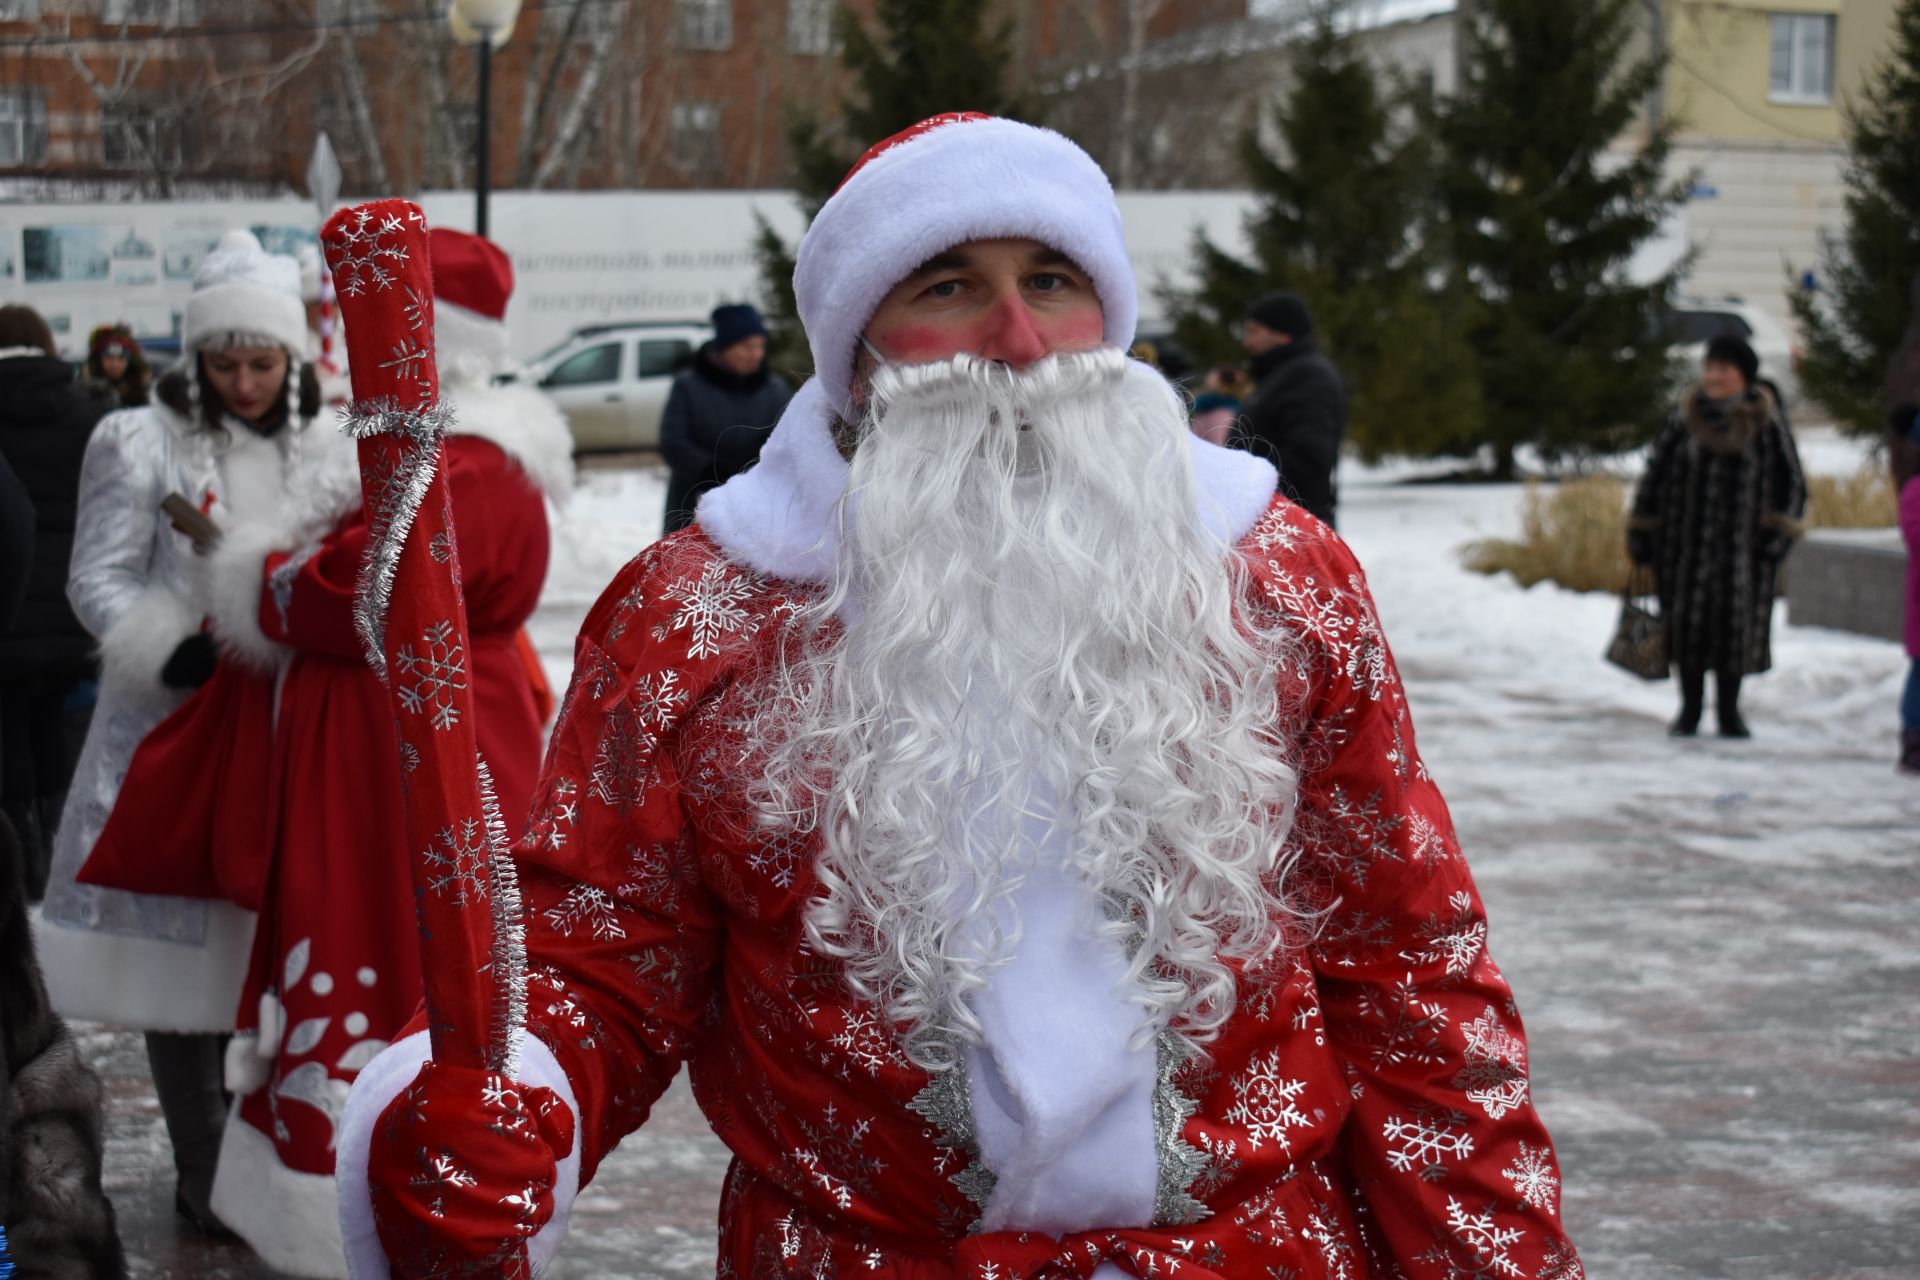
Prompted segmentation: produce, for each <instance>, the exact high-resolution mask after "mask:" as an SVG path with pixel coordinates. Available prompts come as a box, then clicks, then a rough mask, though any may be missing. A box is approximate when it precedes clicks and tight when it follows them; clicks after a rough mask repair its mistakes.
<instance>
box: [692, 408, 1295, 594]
mask: <svg viewBox="0 0 1920 1280" xmlns="http://www.w3.org/2000/svg"><path fill="white" fill-rule="evenodd" d="M832 424H833V410H832V407H831V406H830V405H829V404H828V401H827V396H826V393H825V392H824V391H823V390H822V389H821V387H820V380H819V379H818V378H815V379H811V380H809V381H808V382H807V384H806V385H805V386H803V387H801V388H800V390H799V391H798V392H796V393H795V394H794V397H793V399H792V400H791V401H789V402H788V404H787V410H786V412H785V413H783V414H781V415H780V422H779V424H778V425H777V426H775V427H774V429H773V434H772V435H771V436H769V437H768V438H767V444H766V448H764V449H763V450H761V452H760V461H759V463H758V464H757V465H755V466H753V467H751V468H749V469H748V470H746V471H743V472H741V473H740V474H739V475H737V476H735V477H733V478H732V479H731V480H729V481H727V482H726V483H725V484H723V485H721V486H720V487H719V488H717V489H714V490H711V491H710V492H708V493H707V495H706V496H705V497H703V498H702V499H701V500H700V506H699V508H698V518H699V521H700V527H701V528H702V529H705V530H706V531H707V536H709V537H711V538H712V539H713V540H714V542H715V543H716V544H718V545H719V547H720V549H721V550H723V551H725V552H726V553H727V554H728V555H729V556H731V557H732V558H733V559H734V560H736V561H738V562H740V563H742V564H745V565H747V566H749V567H750V568H753V569H755V570H757V571H759V572H761V573H764V574H767V575H769V576H770V577H775V578H781V579H784V580H786V581H789V582H813V583H824V582H827V581H829V580H831V579H832V577H833V566H834V557H835V554H836V550H837V548H838V546H839V542H840V536H839V530H838V529H837V528H836V527H835V526H834V519H835V517H836V513H837V511H838V509H839V501H840V495H841V493H842V492H844V491H845V489H846V487H847V475H848V468H847V462H846V459H844V458H842V457H841V456H840V450H839V449H838V448H837V447H836V446H835V445H834V442H833V427H832ZM1191 443H1192V446H1193V450H1192V456H1193V478H1194V492H1195V494H1196V495H1197V497H1196V502H1195V506H1196V510H1195V512H1194V515H1195V518H1196V519H1198V520H1199V522H1200V524H1201V527H1202V528H1204V529H1205V530H1206V531H1207V533H1208V534H1209V535H1210V536H1211V537H1213V538H1215V539H1217V540H1218V541H1219V542H1220V543H1221V545H1222V547H1223V548H1224V547H1231V546H1233V545H1234V544H1236V543H1238V542H1239V541H1240V539H1241V538H1243V537H1245V536H1246V535H1247V532H1248V531H1249V530H1250V529H1252V528H1253V526H1254V524H1255V523H1256V522H1257V521H1258V520H1259V519H1260V517H1261V516H1263V515H1265V514H1266V511H1267V508H1268V506H1270V505H1271V504H1272V502H1273V494H1274V489H1275V488H1276V487H1277V485H1278V483H1279V473H1278V472H1276V471H1275V470H1274V468H1273V464H1272V463H1270V462H1268V461H1267V460H1266V459H1264V458H1256V457H1254V456H1253V455H1252V454H1250V453H1246V452H1243V451H1241V450H1239V449H1223V448H1221V447H1220V446H1219V445H1216V444H1209V443H1208V442H1207V441H1205V440H1202V439H1200V438H1199V437H1198V436H1194V437H1192V441H1191Z"/></svg>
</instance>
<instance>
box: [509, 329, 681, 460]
mask: <svg viewBox="0 0 1920 1280" xmlns="http://www.w3.org/2000/svg"><path fill="white" fill-rule="evenodd" d="M711 337H713V329H712V328H711V327H710V326H708V325H706V324H703V323H701V322H699V321H663V322H633V323H626V324H596V325H588V326H587V327H586V328H583V329H576V330H575V331H574V332H573V333H572V334H571V335H570V336H569V337H568V338H567V339H566V341H564V342H562V343H561V344H560V345H559V346H557V347H554V348H553V349H552V350H551V351H549V352H547V353H546V354H545V355H543V356H541V357H540V358H539V359H537V360H535V361H533V362H532V363H531V364H530V365H528V366H527V378H528V380H529V381H531V382H533V383H535V384H537V385H538V386H539V387H540V389H541V390H542V391H544V392H546V393H547V394H548V395H550V396H552V397H553V399H554V402H555V403H556V404H558V405H559V406H560V409H561V412H563V413H565V414H566V415H567V426H568V428H569V430H571V431H572V433H573V447H574V449H575V450H576V451H578V452H583V453H584V452H590V451H592V450H595V449H657V448H659V447H660V414H661V411H662V410H664V409H665V408H666V405H667V391H668V389H669V388H670V387H671V386H672V385H673V377H674V375H675V374H676V373H678V372H680V370H681V369H683V368H685V367H686V365H687V362H688V361H690V360H692V359H693V353H694V352H695V351H697V350H699V348H700V346H701V344H702V343H704V342H706V341H707V340H708V339H709V338H711Z"/></svg>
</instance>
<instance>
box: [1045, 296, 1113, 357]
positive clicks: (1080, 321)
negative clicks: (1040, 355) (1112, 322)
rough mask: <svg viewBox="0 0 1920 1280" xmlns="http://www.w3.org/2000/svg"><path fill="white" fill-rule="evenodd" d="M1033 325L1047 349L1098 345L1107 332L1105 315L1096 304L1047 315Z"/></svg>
mask: <svg viewBox="0 0 1920 1280" xmlns="http://www.w3.org/2000/svg"><path fill="white" fill-rule="evenodd" d="M1034 327H1035V328H1036V329H1037V330H1039V333H1040V336H1041V337H1042V338H1044V339H1045V340H1046V344H1047V350H1049V351H1060V350H1067V349H1074V348H1079V347H1094V346H1098V345H1099V344H1100V341H1101V339H1103V338H1105V337H1106V332H1107V328H1106V317H1105V315H1104V314H1103V313H1102V312H1101V310H1100V308H1099V307H1098V306H1092V307H1086V308H1083V309H1076V310H1074V311H1073V312H1071V313H1069V314H1067V315H1063V316H1048V317H1046V318H1045V319H1044V320H1039V321H1038V322H1037V323H1036V324H1035V326H1034Z"/></svg>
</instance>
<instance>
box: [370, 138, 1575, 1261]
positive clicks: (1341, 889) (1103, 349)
mask: <svg viewBox="0 0 1920 1280" xmlns="http://www.w3.org/2000/svg"><path fill="white" fill-rule="evenodd" d="M794 295H795V298H796V300H797V302H798V306H799V313H800V318H801V320H802V322H803V323H804V324H805V326H806V333H807V339H808V342H809V343H810V345H811V346H812V349H813V357H814V368H815V376H814V378H813V379H812V380H811V381H809V382H807V383H806V384H805V385H803V386H802V387H801V388H800V389H799V391H797V392H796V393H795V395H794V398H793V400H792V401H791V402H790V403H789V404H788V406H787V410H786V412H785V413H784V414H783V415H782V416H781V418H780V422H779V424H778V425H777V426H776V427H775V428H774V431H773V434H772V436H771V437H770V438H769V440H768V441H767V445H766V448H765V449H764V450H763V451H762V454H761V459H760V462H759V464H758V465H756V466H754V467H752V468H750V469H748V470H746V471H743V472H741V473H740V474H739V475H736V476H734V477H733V478H732V479H731V480H729V481H727V483H725V484H723V485H721V486H719V487H718V488H716V489H713V490H711V491H710V492H708V493H707V494H706V495H705V497H703V498H702V499H701V500H700V503H699V506H698V509H697V512H696V517H695V521H694V523H693V524H692V525H691V526H689V527H687V528H685V529H682V530H681V531H679V532H678V533H675V534H671V535H669V536H668V537H666V538H664V539H662V540H660V541H659V542H656V543H654V544H653V545H652V546H650V547H648V548H646V549H645V550H643V551H642V552H641V553H640V555H639V556H638V557H637V558H636V559H635V560H634V561H633V562H632V563H631V564H630V565H629V566H628V567H627V568H626V569H624V570H622V571H621V573H620V574H619V575H618V576H617V577H616V578H615V580H614V581H613V583H612V584H611V585H610V586H609V587H608V589H607V591H606V593H605V594H604V595H603V596H602V597H601V599H600V601H599V603H598V604H596V605H595V606H594V608H593V609H592V611H591V612H590V613H589V615H588V617H587V620H586V623H585V625H584V627H583V629H582V631H581V634H580V637H579V641H578V646H577V649H576V655H577V657H576V663H575V668H574V677H573V686H572V688H571V690H570V691H569V693H568V695H567V701H566V709H565V710H564V711H563V712H562V714H561V718H560V722H559V724H558V726H557V727H556V729H555V731H554V735H553V740H552V743H551V745H550V747H549V752H548V756H547V761H546V765H545V771H544V774H543V776H542V779H541V782H540V784H539V787H538V788H537V790H536V798H535V801H534V806H533V812H532V821H531V825H530V826H529V827H528V829H527V832H526V834H525V836H524V837H523V838H522V839H521V840H520V842H519V844H518V845H517V847H516V851H515V852H516V861H517V870H518V892H519V894H520V897H521V901H522V904H523V910H524V917H525V919H526V921H527V929H526V935H525V947H526V952H527V964H526V970H525V981H526V999H525V1020H524V1028H523V1030H524V1032H525V1037H524V1040H523V1041H522V1042H521V1048H520V1056H519V1060H518V1062H517V1064H516V1065H515V1066H513V1067H511V1068H509V1069H506V1070H503V1071H500V1072H497V1073H496V1072H484V1071H480V1070H475V1069H471V1068H466V1067H462V1066H459V1065H456V1064H452V1063H439V1062H433V1061H430V1060H429V1059H430V1050H429V1045H428V1036H427V1034H426V1032H425V1030H424V1027H423V1020H422V1019H420V1018H416V1019H415V1021H414V1022H413V1023H412V1024H411V1025H410V1027H409V1029H408V1030H407V1032H406V1033H405V1034H404V1035H403V1037H402V1038H400V1039H398V1040H396V1042H395V1043H394V1044H393V1045H392V1047H390V1048H388V1049H387V1050H386V1051H385V1052H383V1053H382V1054H380V1056H379V1057H377V1058H375V1059H374V1060H373V1062H372V1063H371V1064H369V1065H368V1067H367V1069H366V1070H365V1071H363V1072H362V1073H361V1074H360V1077H359V1079H358V1081H356V1083H355V1084H354V1087H353V1091H352V1093H351V1094H350V1095H349V1097H348V1099H347V1106H346V1115H345V1118H344V1120H343V1121H342V1124H341V1128H340V1144H339V1164H338V1168H339V1178H340V1187H341V1190H340V1195H341V1217H342V1227H343V1230H344V1231H345V1234H346V1241H347V1247H348V1256H349V1260H350V1263H351V1266H352V1270H353V1274H354V1275H356V1276H362V1277H372V1276H387V1275H396V1276H399V1275H405V1276H418V1275H427V1274H442V1275H450V1274H500V1273H502V1272H503V1271H506V1270H508V1269H513V1270H515V1271H517V1270H518V1269H519V1268H520V1267H522V1266H525V1267H527V1268H528V1269H530V1270H531V1271H532V1272H533V1273H535V1274H538V1273H539V1271H540V1270H541V1269H542V1268H544V1267H546V1266H548V1264H549V1263H550V1262H551V1261H552V1260H553V1258H554V1256H555V1253H556V1251H557V1250H559V1249H561V1248H563V1247H564V1246H563V1239H564V1236H565V1234H566V1230H567V1224H568V1219H569V1215H570V1214H571V1212H572V1211H573V1208H574V1204H575V1197H576V1196H577V1194H578V1193H579V1189H580V1188H581V1186H582V1185H583V1184H584V1183H586V1182H587V1181H588V1180H590V1179H591V1178H592V1177H593V1175H594V1171H595V1169H596V1168H598V1167H599V1166H600V1164H601V1162H602V1161H603V1160H604V1159H605V1158H606V1157H607V1155H608V1153H609V1152H610V1151H611V1150H612V1149H613V1147H614V1146H615V1144H617V1143H618V1142H619V1141H620V1140H621V1139H622V1138H623V1137H624V1136H625V1135H627V1134H628V1133H631V1132H632V1131H633V1130H634V1129H636V1128H637V1127H639V1126H640V1125H641V1124H642V1123H643V1122H644V1121H645V1119H646V1117H647V1114H648V1111H649V1109H650V1108H651V1107H652V1106H653V1104H654V1102H655V1101H656V1100H657V1099H658V1098H659V1097H660V1095H661V1093H662V1091H663V1090H665V1089H666V1087H667V1085H668V1083H669V1082H670V1081H671V1080H672V1079H673V1077H674V1075H675V1073H676V1072H677V1071H678V1069H679V1067H680V1065H681V1063H682V1062H686V1063H688V1064H689V1067H690V1072H691V1076H692V1081H693V1090H694V1095H695V1097H696V1099H697V1100H698V1101H699V1104H700V1106H701V1107H702V1109H703V1110H704V1112H705V1114H706V1117H707V1119H708V1121H709V1123H710V1124H711V1125H712V1126H713V1129H714V1132H715V1133H716V1134H718V1135H719V1137H720V1138H721V1139H722V1140H723V1141H724V1142H725V1143H726V1144H727V1145H728V1146H729V1147H730V1148H731V1149H732V1151H733V1153H734V1157H735V1159H734V1165H733V1169H732V1172H731V1174H730V1176H729V1178H728V1182H727V1190H726V1194H725V1196H724V1198H723V1199H722V1202H721V1205H720V1244H719V1248H720V1257H719V1260H718V1264H717V1265H718V1270H719V1273H720V1274H722V1275H729V1276H775V1275H779V1276H801V1275H805V1276H853V1275H860V1276H874V1277H879V1278H880V1280H888V1278H889V1277H892V1278H895V1280H905V1278H906V1277H912V1278H913V1280H979V1278H980V1277H986V1276H1007V1277H1014V1276H1019V1277H1034V1278H1037V1277H1042V1276H1063V1277H1064V1276H1076V1277H1082V1278H1083V1280H1088V1278H1097V1280H1119V1278H1122V1277H1126V1276H1149V1275H1177V1276H1180V1277H1183V1278H1185V1280H1241V1278H1242V1277H1251V1276H1280V1275H1303V1276H1304V1275H1314V1276H1324V1275H1328V1274H1331V1272H1330V1270H1329V1267H1328V1265H1327V1264H1326V1262H1325V1260H1326V1259H1327V1258H1334V1259H1336V1260H1337V1261H1339V1263H1340V1265H1341V1266H1343V1267H1345V1268H1346V1269H1347V1270H1349V1271H1351V1272H1354V1273H1356V1274H1357V1273H1358V1272H1359V1271H1360V1270H1362V1269H1364V1270H1365V1271H1366V1272H1367V1273H1368V1274H1370V1275H1380V1276H1385V1275H1398V1274H1405V1275H1409V1276H1438V1275H1440V1274H1442V1272H1449V1273H1453V1274H1460V1275H1465V1274H1469V1273H1482V1272H1486V1271H1488V1270H1489V1269H1490V1268H1491V1267H1492V1265H1493V1264H1492V1262H1491V1261H1490V1260H1491V1259H1492V1258H1493V1257H1494V1256H1496V1251H1497V1257H1498V1258H1499V1260H1500V1261H1499V1270H1500V1271H1501V1272H1502V1273H1503V1274H1507V1273H1510V1274H1513V1275H1516V1276H1527V1277H1541V1276H1545V1277H1558V1278H1559V1280H1569V1278H1571V1277H1577V1276H1578V1275H1579V1274H1580V1264H1579V1261H1578V1258H1577V1255H1576V1253H1575V1250H1574V1248H1573V1246H1572V1244H1571V1243H1570V1242H1569V1241H1568V1239H1567V1237H1566V1234H1565V1232H1564V1231H1563V1230H1562V1228H1561V1226H1560V1221H1559V1217H1558V1213H1557V1199H1558V1188H1559V1174H1558V1172H1557V1168H1556V1165H1555V1162H1554V1156H1553V1151H1552V1146H1551V1143H1550V1142H1549V1140H1548V1138H1547V1135H1546V1133H1545V1131H1544V1130H1543V1129H1542V1127H1541V1124H1540V1121H1539V1118H1538V1116H1537V1115H1536V1114H1535V1112H1534V1110H1533V1108H1532V1106H1531V1104H1530V1100H1529V1085H1528V1080H1527V1074H1526V1061H1527V1055H1526V1042H1525V1039H1524V1035H1523V1033H1522V1030H1521V1027H1520V1023H1519V1019H1518V1017H1517V1015H1516V1014H1515V1012H1514V1010H1513V996H1512V993H1511V991H1510V990H1509V989H1508V987H1507V984H1506V982H1505V980H1504V979H1503V978H1502V977H1501V976H1500V973H1499V970H1498V969H1496V968H1495V967H1494V965H1493V963H1492V961H1491V960H1490V959H1488V957H1487V955H1486V951H1485V948H1484V946H1483V942H1484V939H1485V931H1486V922H1485V918H1484V915H1483V913H1482V911H1481V907H1480V902H1479V899H1478V897H1477V896H1476V894H1475V892H1474V889H1473V882H1472V879H1471V876H1470V875H1469V873H1468V871H1467V867H1466V863H1465V860H1464V859H1463V858H1462V856H1461V855H1460V851H1459V848H1458V843H1457V841H1456V839H1455V837H1454V834H1453V831H1452V828H1451V826H1450V824H1449V822H1448V819H1447V814H1446V809H1445V806H1444V804H1443V803H1442V801H1441V799H1440V796H1439V793H1438V791H1437V790H1436V789H1435V786H1434V783H1433V781H1432V779H1431V777H1430V775H1429V774H1428V772H1427V770H1426V769H1425V768H1424V767H1423V766H1422V765H1421V764H1420V762H1419V760H1418V757H1417V754H1416V753H1415V751H1414V746H1413V743H1414V736H1413V730H1412V726H1411V724H1410V722H1409V719H1408V713H1407V702H1406V696H1405V693H1404V691H1403V690H1402V688H1401V685H1400V681H1399V678H1398V677H1397V676H1396V675H1395V673H1394V666H1393V662H1392V659H1391V657H1390V656H1389V655H1388V652H1387V648H1386V643H1385V640H1384V639H1383V637H1382V636H1381V634H1380V629H1379V622H1378V619H1377V616H1376V614H1375V612H1374V609H1373V606H1372V604H1371V602H1370V601H1369V599H1368V597H1367V592H1366V588H1365V586H1364V580H1363V578H1362V575H1361V572H1360V569H1359V566H1358V565H1357V564H1356V563H1355V562H1354V560H1353V558H1352V555H1351V553H1350V552H1349V551H1348V550H1347V549H1346V548H1345V546H1344V544H1342V543H1341V542H1340V541H1339V540H1338V539H1337V538H1336V537H1334V536H1333V535H1332V534H1331V533H1330V532H1329V531H1328V530H1327V528H1326V526H1325V525H1324V524H1322V523H1320V522H1319V521H1317V520H1314V519H1313V518H1311V517H1310V516H1308V515H1306V514H1305V513H1303V512H1301V511H1300V510H1299V509H1298V508H1297V507H1296V506H1294V505H1293V504H1292V503H1291V502H1289V501H1287V500H1285V499H1283V498H1280V497H1278V496H1277V495H1276V492H1275V475H1274V470H1273V468H1272V466H1271V465H1270V464H1268V463H1266V462H1265V461H1263V460H1261V459H1258V458H1255V457H1253V456H1251V455H1249V454H1247V453H1245V452H1242V451H1238V450H1230V449H1224V448H1220V447H1218V446H1216V445H1212V444H1209V443H1207V442H1206V441H1204V440H1201V439H1199V438H1197V437H1195V436H1194V435H1193V434H1192V433H1191V432H1190V431H1189V430H1188V428H1187V418H1186V405H1185V401H1184V399H1183V397H1182V396H1181V394H1180V393H1179V391H1178V390H1177V389H1176V388H1175V387H1174V386H1173V385H1172V384H1170V383H1169V382H1167V380H1166V379H1165V378H1164V377H1162V376H1161V375H1160V374H1159V373H1157V372H1156V371H1154V370H1153V369H1151V368H1149V367H1147V366H1146V365H1144V364H1142V363H1140V362H1139V361H1136V360H1132V359H1130V358H1129V357H1128V355H1127V352H1128V351H1129V350H1130V349H1131V347H1132V343H1133V339H1134V327H1135V322H1136V318H1137V315H1138V294H1137V291H1136V286H1135V282H1134V277H1133V272H1132V268H1131V266H1130V264H1129V261H1128V258H1127V252H1126V245H1125V240H1124V237H1123V234H1122V228H1121V224H1120V216H1119V210H1118V207H1117V204H1116V202H1115V200H1114V196H1113V191H1112V187H1111V186H1110V185H1109V183H1108V181H1107V178H1106V176H1105V174H1103V173H1102V172H1101V171H1100V169H1099V167H1098V166H1097V165H1095V164H1094V162H1093V161H1092V159H1091V158H1089V157H1088V156H1087V155H1086V153H1085V152H1083V151H1081V150H1080V149H1079V148H1078V147H1077V146H1075V145H1074V144H1073V143H1071V142H1069V141H1068V140H1067V139H1065V138H1063V137H1061V136H1060V135H1058V134H1055V133H1051V132H1048V131H1046V130H1043V129H1038V128H1034V127H1032V126H1029V125H1024V124H1019V123H1016V122H1014V121H1010V120H1002V119H994V118H990V117H986V116H980V115H974V114H969V113H962V114H956V115H950V116H945V117H937V118H935V119H933V120H930V121H927V122H924V123H922V124H920V125H918V126H915V127H914V128H912V129H909V130H907V131H906V132H904V133H902V134H900V135H897V136H895V137H893V138H889V139H887V140H886V141H884V142H882V143H880V144H878V145H876V146H875V147H873V148H872V149H871V150H869V151H868V153H867V154H866V156H865V157H863V158H862V160H861V161H860V162H859V163H858V164H856V165H855V166H854V168H853V170H852V171H851V172H850V173H849V175H848V176H847V178H846V179H845V181H844V182H843V183H842V184H841V186H840V188H839V190H838V191H837V192H836V193H835V194H834V195H833V196H832V197H831V198H830V199H829V200H828V201H827V202H826V204H825V205H824V206H822V208H821V210H820V212H819V214H818V215H817V216H816V217H815V218H814V220H813V224H812V226H811V227H810V228H809V229H808V231H807V233H806V236H805V238H804V239H803V240H802V241H801V245H800V251H799V257H798V261H797V266H796V270H795V274H794ZM423 1156H425V1157H426V1159H425V1160H424V1161H423V1159H422V1157H423ZM636 1225H637V1224H636ZM1489 1242H1492V1243H1489ZM523 1249H525V1251H526V1254H527V1257H526V1260H525V1262H524V1263H523V1262H521V1261H519V1260H518V1255H520V1253H521V1251H522V1250H523ZM640 1263H641V1259H640V1258H638V1257H636V1258H635V1259H634V1264H635V1265H636V1266H639V1265H640Z"/></svg>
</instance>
